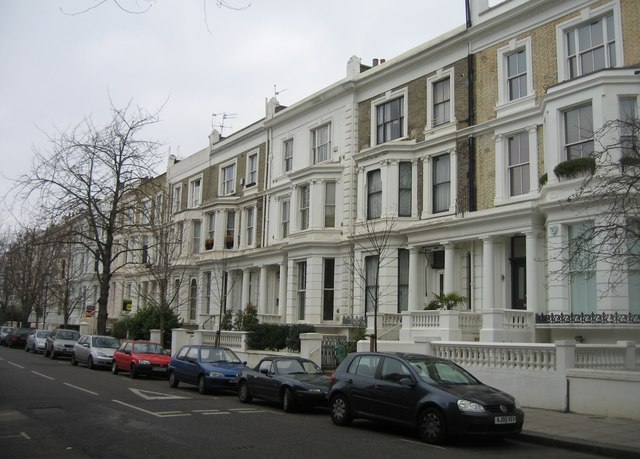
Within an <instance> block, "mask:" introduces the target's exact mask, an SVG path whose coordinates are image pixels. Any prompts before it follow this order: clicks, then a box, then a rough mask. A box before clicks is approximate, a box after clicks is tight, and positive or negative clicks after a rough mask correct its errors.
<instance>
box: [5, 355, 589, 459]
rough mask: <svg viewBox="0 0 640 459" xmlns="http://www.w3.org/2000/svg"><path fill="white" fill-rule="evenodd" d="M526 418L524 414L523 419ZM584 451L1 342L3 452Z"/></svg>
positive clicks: (530, 454)
mask: <svg viewBox="0 0 640 459" xmlns="http://www.w3.org/2000/svg"><path fill="white" fill-rule="evenodd" d="M525 422H526V421H525ZM427 455H428V457H429V458H445V457H446V458H452V457H455V458H482V457H491V458H500V457H504V458H536V459H538V458H540V457H545V458H555V457H558V458H588V457H596V456H591V455H588V454H581V453H577V452H574V451H568V450H563V449H554V448H550V447H546V446H541V445H532V444H528V443H520V442H518V441H515V440H492V441H485V440H482V441H480V440H468V441H464V442H461V443H460V442H456V443H452V444H447V445H444V446H432V445H427V444H425V443H423V442H421V441H420V440H419V439H418V438H417V437H416V436H415V435H413V433H411V432H407V431H406V430H404V429H401V428H397V427H395V426H389V425H381V424H376V423H371V422H367V421H355V422H354V423H353V425H352V426H350V427H346V428H345V427H337V426H334V425H333V423H332V422H331V420H330V418H329V415H328V411H327V410H326V409H320V408H317V409H311V410H307V411H303V412H301V413H294V414H285V413H283V412H282V411H281V410H280V408H279V407H278V406H276V405H272V404H268V403H261V402H254V403H252V404H249V405H245V404H241V403H240V402H239V401H238V399H237V395H236V394H233V393H216V394H212V395H200V394H199V393H198V392H197V390H196V389H195V387H192V386H186V385H183V384H181V385H180V386H179V387H178V388H176V389H172V388H170V387H169V383H168V382H167V381H166V380H164V379H144V378H141V379H135V380H132V379H130V378H129V377H128V374H126V373H121V374H120V375H117V376H116V375H112V374H111V372H110V371H108V370H104V371H100V370H97V371H95V370H94V371H92V370H88V369H87V368H86V367H84V366H77V367H74V366H72V365H71V364H70V361H69V360H68V359H64V358H60V359H57V360H50V359H48V358H44V357H43V356H42V355H41V354H38V355H34V354H32V353H26V352H24V351H23V350H19V349H8V348H4V347H0V457H2V458H40V457H42V458H45V457H46V458H61V457H64V458H88V457H92V458H146V457H149V458H151V457H153V458H165V457H167V458H169V457H170V458H175V457H179V458H218V457H225V458H248V457H251V458H304V459H311V458H350V459H351V458H395V457H401V458H411V457H424V456H427Z"/></svg>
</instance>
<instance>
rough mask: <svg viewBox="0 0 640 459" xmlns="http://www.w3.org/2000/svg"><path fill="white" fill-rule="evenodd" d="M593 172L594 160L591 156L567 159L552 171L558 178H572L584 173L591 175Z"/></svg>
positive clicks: (594, 168) (594, 169)
mask: <svg viewBox="0 0 640 459" xmlns="http://www.w3.org/2000/svg"><path fill="white" fill-rule="evenodd" d="M595 171H596V159H595V158H594V157H593V156H587V157H584V158H573V159H568V160H567V161H563V162H561V163H559V164H558V165H557V166H556V167H555V168H554V169H553V173H554V174H556V177H558V178H560V177H566V178H573V177H576V176H578V175H582V174H586V173H591V174H593V173H594V172H595Z"/></svg>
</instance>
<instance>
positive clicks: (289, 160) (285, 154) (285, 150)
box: [282, 137, 293, 174]
mask: <svg viewBox="0 0 640 459" xmlns="http://www.w3.org/2000/svg"><path fill="white" fill-rule="evenodd" d="M289 146H290V147H291V148H289ZM292 170H293V137H289V138H288V139H284V140H283V141H282V172H284V173H285V174H286V173H287V172H291V171H292Z"/></svg>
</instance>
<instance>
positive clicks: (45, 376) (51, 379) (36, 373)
mask: <svg viewBox="0 0 640 459" xmlns="http://www.w3.org/2000/svg"><path fill="white" fill-rule="evenodd" d="M31 373H33V374H34V375H38V376H42V377H43V378H46V379H48V380H50V381H55V380H56V378H52V377H51V376H47V375H43V374H42V373H38V372H37V371H33V370H31Z"/></svg>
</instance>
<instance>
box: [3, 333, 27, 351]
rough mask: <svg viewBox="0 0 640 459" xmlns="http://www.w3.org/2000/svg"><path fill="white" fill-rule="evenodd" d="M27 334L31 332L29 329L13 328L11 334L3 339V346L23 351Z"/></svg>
mask: <svg viewBox="0 0 640 459" xmlns="http://www.w3.org/2000/svg"><path fill="white" fill-rule="evenodd" d="M29 332H31V329H30V328H14V329H13V330H11V333H9V334H8V335H7V336H6V337H5V345H6V346H9V347H19V348H21V349H24V347H25V346H26V344H27V336H29Z"/></svg>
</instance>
